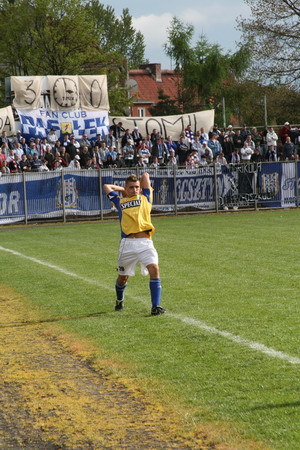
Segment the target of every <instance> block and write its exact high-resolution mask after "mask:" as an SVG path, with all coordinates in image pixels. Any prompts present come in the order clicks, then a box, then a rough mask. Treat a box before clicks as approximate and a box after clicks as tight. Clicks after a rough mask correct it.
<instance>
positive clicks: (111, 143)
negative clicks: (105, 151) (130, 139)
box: [103, 128, 117, 148]
mask: <svg viewBox="0 0 300 450" xmlns="http://www.w3.org/2000/svg"><path fill="white" fill-rule="evenodd" d="M103 140H104V142H105V144H106V147H114V148H116V146H117V142H116V138H115V136H114V130H112V129H111V128H110V130H109V133H108V134H106V135H105V136H104V139H103Z"/></svg>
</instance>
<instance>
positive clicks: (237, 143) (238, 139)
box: [233, 130, 244, 153]
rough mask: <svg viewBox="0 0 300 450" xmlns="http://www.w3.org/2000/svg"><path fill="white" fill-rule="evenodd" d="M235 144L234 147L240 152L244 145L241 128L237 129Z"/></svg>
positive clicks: (234, 138)
mask: <svg viewBox="0 0 300 450" xmlns="http://www.w3.org/2000/svg"><path fill="white" fill-rule="evenodd" d="M233 145H234V148H235V149H236V150H237V151H238V153H239V152H240V150H241V148H242V147H243V145H244V141H243V138H242V136H241V130H236V131H235V135H234V136H233Z"/></svg>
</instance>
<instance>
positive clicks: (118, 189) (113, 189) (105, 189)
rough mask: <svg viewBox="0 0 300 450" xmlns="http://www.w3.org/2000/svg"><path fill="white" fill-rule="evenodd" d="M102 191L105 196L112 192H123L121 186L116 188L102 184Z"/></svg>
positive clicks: (113, 185) (115, 186) (112, 185)
mask: <svg viewBox="0 0 300 450" xmlns="http://www.w3.org/2000/svg"><path fill="white" fill-rule="evenodd" d="M103 189H104V192H105V194H106V195H108V194H110V193H111V192H112V191H117V192H124V191H125V189H124V188H123V186H117V185H115V184H104V185H103Z"/></svg>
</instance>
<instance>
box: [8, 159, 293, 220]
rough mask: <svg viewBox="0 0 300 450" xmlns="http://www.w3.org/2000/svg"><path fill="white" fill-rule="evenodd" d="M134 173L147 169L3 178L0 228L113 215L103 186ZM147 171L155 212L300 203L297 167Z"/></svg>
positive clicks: (272, 165) (121, 181) (118, 182)
mask: <svg viewBox="0 0 300 450" xmlns="http://www.w3.org/2000/svg"><path fill="white" fill-rule="evenodd" d="M255 169H256V170H259V173H258V172H257V171H255ZM135 170H136V171H137V172H138V175H141V174H142V172H143V171H144V170H145V169H134V168H131V169H102V170H101V171H99V170H82V171H72V170H68V169H66V170H63V171H62V172H54V171H51V172H48V173H47V172H46V173H25V174H12V175H3V176H1V177H0V224H5V223H10V222H19V221H24V220H25V214H26V217H27V219H28V220H31V219H38V218H52V217H63V215H64V214H65V215H66V216H70V217H71V216H100V215H101V213H103V214H110V213H111V212H114V211H115V210H114V207H113V205H112V204H111V203H110V202H109V200H108V198H107V197H106V195H105V194H104V192H103V188H101V186H103V184H105V183H107V184H116V185H119V186H124V184H125V180H126V178H127V176H128V175H130V174H131V173H132V172H134V171H135ZM146 170H147V172H149V174H150V178H151V185H152V187H153V188H154V195H153V210H154V211H162V212H173V211H176V210H178V211H193V210H195V211H196V210H216V209H217V206H218V207H220V208H223V209H225V208H227V209H228V207H229V208H231V207H239V208H240V207H245V208H248V207H251V205H252V207H253V205H254V201H257V202H258V203H259V206H271V207H293V206H296V202H297V192H296V182H295V176H296V165H295V163H281V162H279V163H266V164H260V165H255V164H249V165H247V164H242V165H240V166H236V167H232V168H229V167H227V166H222V167H216V168H215V167H212V166H207V167H203V168H198V169H193V170H186V169H182V170H181V169H178V170H176V173H175V174H174V172H173V170H172V169H152V168H149V169H146ZM215 170H216V172H215ZM298 172H299V173H300V163H298ZM258 175H259V176H258ZM216 180H217V183H218V186H217V189H216V185H215V182H216ZM298 182H299V180H298ZM100 184H101V185H100ZM100 192H102V195H100ZM216 195H217V198H216ZM25 201H26V204H25Z"/></svg>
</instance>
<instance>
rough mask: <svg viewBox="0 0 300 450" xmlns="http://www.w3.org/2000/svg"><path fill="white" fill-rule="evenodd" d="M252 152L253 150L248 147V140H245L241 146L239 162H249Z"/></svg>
mask: <svg viewBox="0 0 300 450" xmlns="http://www.w3.org/2000/svg"><path fill="white" fill-rule="evenodd" d="M253 153H254V151H253V150H252V149H251V148H250V147H249V145H248V142H246V141H245V142H244V145H243V147H242V148H241V162H244V163H248V162H250V159H251V156H252V155H253Z"/></svg>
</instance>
